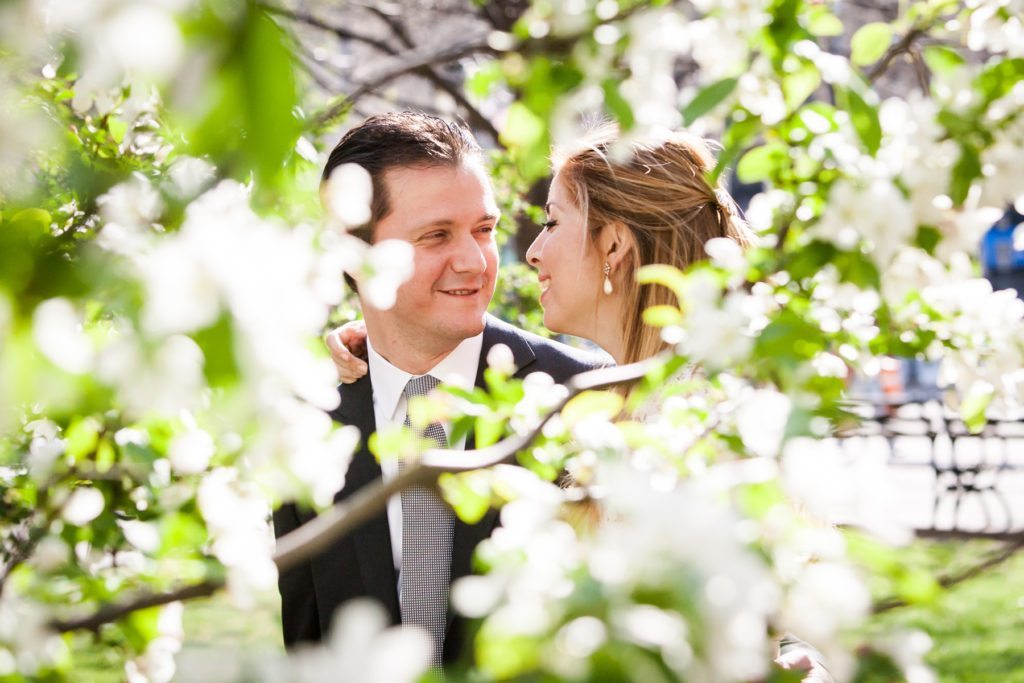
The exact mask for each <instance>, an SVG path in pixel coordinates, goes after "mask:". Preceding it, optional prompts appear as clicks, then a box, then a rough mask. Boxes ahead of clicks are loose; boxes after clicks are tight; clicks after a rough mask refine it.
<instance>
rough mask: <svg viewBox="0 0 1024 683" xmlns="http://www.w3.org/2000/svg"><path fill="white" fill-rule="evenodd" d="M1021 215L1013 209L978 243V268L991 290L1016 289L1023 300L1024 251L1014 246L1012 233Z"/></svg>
mask: <svg viewBox="0 0 1024 683" xmlns="http://www.w3.org/2000/svg"><path fill="white" fill-rule="evenodd" d="M1021 222H1024V216H1022V215H1021V214H1019V213H1017V211H1015V210H1014V209H1013V208H1010V209H1009V210H1007V212H1006V213H1005V214H1003V217H1002V218H1000V219H999V222H997V223H996V224H995V225H993V226H992V228H991V229H989V231H988V232H987V233H985V237H983V238H982V240H981V265H982V267H983V268H984V270H985V277H986V278H988V280H989V281H990V282H991V283H992V288H993V289H1015V290H1017V296H1020V297H1022V298H1024V249H1016V248H1014V246H1013V233H1014V232H1015V231H1016V229H1017V227H1018V226H1019V225H1020V224H1021Z"/></svg>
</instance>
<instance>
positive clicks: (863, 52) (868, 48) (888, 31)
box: [850, 21, 893, 66]
mask: <svg viewBox="0 0 1024 683" xmlns="http://www.w3.org/2000/svg"><path fill="white" fill-rule="evenodd" d="M892 35H893V31H892V26H891V25H889V24H887V23H885V22H882V21H875V22H872V23H870V24H865V25H864V26H861V27H860V28H859V29H857V32H856V33H854V34H853V38H851V39H850V61H851V62H853V63H854V64H856V65H858V66H867V65H868V64H874V63H875V62H877V61H878V60H879V58H880V57H881V56H882V55H884V54H885V51H886V50H888V49H889V44H890V43H892Z"/></svg>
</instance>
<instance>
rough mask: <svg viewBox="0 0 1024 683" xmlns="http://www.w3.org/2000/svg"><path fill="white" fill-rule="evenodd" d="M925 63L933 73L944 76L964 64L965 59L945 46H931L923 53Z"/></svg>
mask: <svg viewBox="0 0 1024 683" xmlns="http://www.w3.org/2000/svg"><path fill="white" fill-rule="evenodd" d="M921 55H922V56H923V57H924V63H925V64H927V65H928V68H929V69H931V70H932V73H935V74H938V75H940V76H944V75H946V74H948V73H950V72H952V71H954V70H956V69H958V68H960V67H961V66H962V65H963V64H964V58H963V57H961V56H960V53H958V52H957V51H956V50H954V49H952V48H949V47H946V46H945V45H929V46H928V47H926V48H924V50H922V51H921Z"/></svg>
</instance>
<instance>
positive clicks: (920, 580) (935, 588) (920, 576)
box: [896, 569, 942, 604]
mask: <svg viewBox="0 0 1024 683" xmlns="http://www.w3.org/2000/svg"><path fill="white" fill-rule="evenodd" d="M941 592H942V587H941V586H940V585H939V582H938V581H936V580H935V577H934V576H932V574H931V572H929V571H927V570H925V569H908V570H907V572H906V573H905V574H903V575H901V576H899V577H898V578H897V580H896V593H897V594H898V595H899V596H900V597H901V598H903V599H904V600H906V601H907V602H908V603H911V604H921V603H927V602H931V601H933V600H934V599H935V598H937V597H938V596H939V594H940V593H941Z"/></svg>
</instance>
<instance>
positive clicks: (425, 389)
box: [405, 375, 441, 398]
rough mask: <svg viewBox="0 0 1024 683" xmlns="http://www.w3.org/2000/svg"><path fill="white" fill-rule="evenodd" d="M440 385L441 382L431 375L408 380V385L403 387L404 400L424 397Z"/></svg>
mask: <svg viewBox="0 0 1024 683" xmlns="http://www.w3.org/2000/svg"><path fill="white" fill-rule="evenodd" d="M440 383H441V380H439V379H438V378H436V377H434V376H432V375H423V376H421V377H413V378H412V379H410V380H409V383H408V384H406V385H405V396H406V398H412V397H413V396H426V395H427V394H429V393H430V392H431V391H433V390H434V389H435V388H436V387H437V385H438V384H440Z"/></svg>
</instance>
